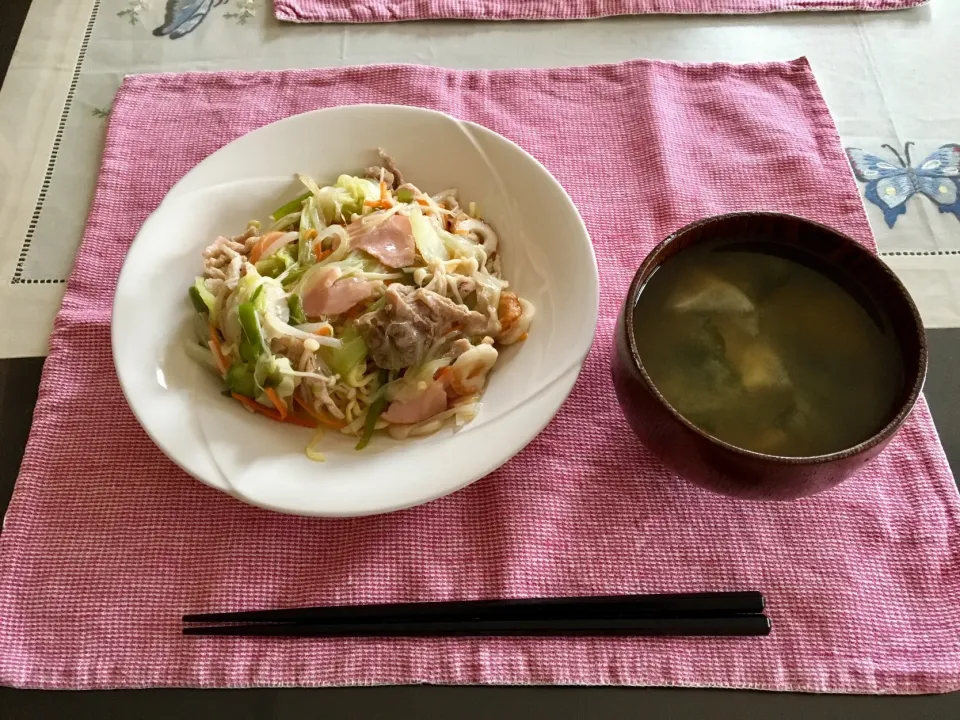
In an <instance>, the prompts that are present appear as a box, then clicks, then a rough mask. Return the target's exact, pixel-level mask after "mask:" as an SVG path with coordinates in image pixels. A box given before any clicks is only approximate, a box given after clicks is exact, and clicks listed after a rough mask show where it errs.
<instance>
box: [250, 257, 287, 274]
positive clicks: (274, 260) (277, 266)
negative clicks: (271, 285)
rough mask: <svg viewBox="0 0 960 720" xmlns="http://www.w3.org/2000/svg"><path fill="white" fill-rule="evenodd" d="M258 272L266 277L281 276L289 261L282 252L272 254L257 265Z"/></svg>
mask: <svg viewBox="0 0 960 720" xmlns="http://www.w3.org/2000/svg"><path fill="white" fill-rule="evenodd" d="M256 268H257V272H258V273H260V274H261V275H263V276H264V277H271V278H275V277H279V276H280V273H282V272H283V271H284V270H286V269H287V262H286V260H284V258H283V256H282V255H280V253H277V254H276V255H271V256H270V257H268V258H267V259H266V260H261V261H260V262H258V263H257V265H256Z"/></svg>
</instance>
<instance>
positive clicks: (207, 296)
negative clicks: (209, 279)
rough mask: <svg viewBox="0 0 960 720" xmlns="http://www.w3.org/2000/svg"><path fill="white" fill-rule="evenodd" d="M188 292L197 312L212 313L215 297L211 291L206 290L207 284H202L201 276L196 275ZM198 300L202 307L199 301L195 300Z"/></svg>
mask: <svg viewBox="0 0 960 720" xmlns="http://www.w3.org/2000/svg"><path fill="white" fill-rule="evenodd" d="M188 292H189V294H190V302H192V303H193V306H194V307H195V308H196V309H197V312H198V313H201V314H203V313H210V314H212V313H213V307H214V305H215V304H216V302H217V299H216V298H215V297H214V295H213V293H212V292H210V291H209V290H207V286H206V285H204V284H203V278H202V277H198V278H197V279H196V280H194V281H193V287H191V288H190V290H189V291H188ZM198 300H199V301H200V303H202V304H203V307H200V303H198V302H197V301H198Z"/></svg>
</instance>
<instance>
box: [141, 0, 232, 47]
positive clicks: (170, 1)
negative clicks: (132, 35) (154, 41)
mask: <svg viewBox="0 0 960 720" xmlns="http://www.w3.org/2000/svg"><path fill="white" fill-rule="evenodd" d="M225 2H227V0H167V12H166V17H165V18H164V23H163V25H161V26H160V27H158V28H156V29H155V30H154V31H153V34H154V35H157V36H158V37H159V36H163V35H169V36H170V39H171V40H177V39H179V38H182V37H183V36H184V35H188V34H189V33H192V32H193V31H194V30H196V29H197V28H198V27H199V26H200V23H202V22H203V21H204V20H206V19H207V15H209V14H210V11H211V10H212V9H213V8H215V7H219V6H220V5H223V4H224V3H225Z"/></svg>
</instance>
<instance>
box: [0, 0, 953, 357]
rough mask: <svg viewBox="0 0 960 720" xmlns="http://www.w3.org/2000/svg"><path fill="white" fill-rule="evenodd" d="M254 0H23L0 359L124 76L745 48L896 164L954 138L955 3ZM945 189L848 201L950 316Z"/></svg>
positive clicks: (4, 194) (67, 242)
mask: <svg viewBox="0 0 960 720" xmlns="http://www.w3.org/2000/svg"><path fill="white" fill-rule="evenodd" d="M268 2H269V0H206V1H204V2H200V3H193V4H194V5H197V7H198V8H200V9H201V10H206V12H198V13H196V14H195V15H194V16H193V17H192V18H191V19H190V20H189V21H187V22H179V23H177V22H171V20H172V19H175V18H176V17H178V16H177V11H178V9H182V8H183V7H184V6H186V5H189V4H190V3H187V2H186V1H185V0H74V1H73V2H66V3H65V2H58V1H57V0H34V2H33V4H32V7H31V9H30V14H29V16H28V18H27V21H26V24H25V26H24V29H23V33H22V36H21V39H20V42H19V44H18V46H17V50H16V53H15V55H14V58H13V61H12V62H11V66H10V69H9V71H8V74H7V78H6V80H5V82H4V85H3V89H2V91H0V227H3V229H4V232H3V235H2V237H0V313H2V316H3V318H4V322H3V323H2V331H0V357H11V356H26V355H42V354H45V353H46V343H47V336H48V335H49V332H50V329H51V327H52V323H53V317H54V315H55V313H56V310H57V308H58V306H59V302H60V297H61V295H62V292H63V288H64V281H65V279H66V277H67V275H68V274H69V272H70V268H71V264H72V262H73V256H74V253H75V251H76V248H77V246H78V244H79V242H80V237H81V233H82V230H83V225H84V220H85V218H86V213H87V208H88V205H89V202H90V197H91V193H92V190H93V187H94V183H95V180H96V177H97V170H98V167H99V161H100V153H101V149H102V141H103V132H104V127H105V123H106V117H107V115H108V113H109V111H110V105H111V103H112V100H113V96H114V93H115V92H116V89H117V88H118V87H119V84H120V82H121V80H122V78H123V76H124V75H127V74H132V73H141V72H158V71H171V72H178V71H184V70H219V69H258V68H265V69H279V68H288V67H324V66H337V65H356V64H368V63H380V62H391V63H392V62H406V63H420V64H427V65H440V66H445V67H452V68H500V67H547V66H560V65H580V64H589V63H597V62H616V61H620V60H625V59H628V58H634V57H650V58H662V59H666V60H676V61H696V62H710V61H729V62H752V61H764V60H783V59H792V58H795V57H798V56H801V55H806V56H807V57H808V58H809V59H810V62H811V63H812V65H813V68H814V71H815V73H816V75H817V78H818V81H819V83H820V85H821V88H822V90H823V94H824V96H825V97H826V100H827V103H828V104H829V106H830V109H831V111H832V112H833V115H834V118H835V120H836V122H837V126H838V128H839V130H840V133H841V136H842V138H843V141H844V144H845V145H846V146H847V147H850V148H859V149H861V150H863V151H865V152H867V153H871V154H873V155H876V156H878V157H880V158H881V159H882V160H884V161H886V162H888V163H890V165H891V166H892V167H893V168H899V167H900V165H901V163H903V164H906V163H907V159H908V157H907V151H909V154H910V162H911V164H912V165H914V166H916V167H919V166H922V165H923V163H924V160H925V158H927V157H928V156H930V155H931V154H932V153H934V152H935V151H936V150H937V149H938V148H941V147H943V146H945V145H949V144H955V143H960V93H958V92H957V91H956V88H957V87H960V68H958V66H957V63H956V62H954V59H953V55H954V52H953V51H954V49H955V48H956V45H957V37H958V33H960V2H958V1H957V0H934V1H933V2H932V3H931V4H930V5H927V6H924V7H920V8H916V9H913V10H909V11H902V12H887V13H872V14H862V15H861V14H855V13H804V14H796V15H782V14H781V15H767V16H725V17H712V16H686V17H659V16H645V17H631V18H612V19H605V20H595V21H589V22H522V23H458V22H429V23H394V24H388V25H351V26H343V25H307V26H297V25H289V24H284V23H281V22H278V21H277V20H276V19H274V17H273V14H272V9H271V8H270V7H269V5H268ZM625 101H629V99H625ZM210 121H211V122H213V123H215V122H216V121H217V119H216V117H211V119H210ZM148 141H149V139H148V138H145V142H148ZM908 143H909V145H908ZM884 146H888V147H884ZM719 151H722V149H719ZM170 152H171V153H175V152H177V148H170ZM898 156H899V157H898ZM857 157H860V156H859V155H857ZM866 165H869V159H868V160H867V161H866ZM866 165H865V166H866ZM732 171H736V170H735V169H732ZM885 172H886V173H890V174H894V175H896V174H897V172H898V171H897V170H895V169H889V170H886V171H885ZM901 174H903V173H901ZM948 179H949V178H948ZM864 180H869V178H868V177H865V178H864ZM951 182H952V181H951ZM958 182H960V180H958ZM948 185H949V187H947V186H948ZM691 187H693V188H695V183H692V185H691ZM952 187H954V186H953V185H951V184H950V183H949V182H947V183H943V187H940V188H937V187H933V188H932V189H931V192H932V193H933V194H934V195H937V193H938V192H939V193H940V194H939V195H938V200H939V204H938V203H937V202H935V201H934V200H932V199H930V198H928V197H926V196H924V195H923V194H922V193H918V194H916V195H914V196H913V197H911V198H910V199H909V200H907V201H906V202H905V203H903V204H902V207H903V208H904V209H905V212H903V213H902V214H899V215H896V216H892V214H891V213H890V212H889V211H888V212H887V214H886V215H885V213H884V212H883V210H882V209H881V205H882V204H883V201H884V194H885V192H884V191H887V190H886V189H887V185H881V186H879V188H878V187H877V186H876V185H875V184H872V183H868V182H861V189H862V190H863V191H867V190H874V191H877V192H876V193H875V194H874V195H873V196H874V197H875V198H876V199H877V202H871V201H865V202H866V203H867V213H868V215H869V217H870V221H871V224H872V226H873V229H874V232H875V234H876V238H877V243H878V245H879V248H880V251H881V254H882V255H883V257H884V259H885V260H886V261H887V262H888V263H889V264H890V265H891V266H892V267H893V268H894V269H895V270H896V271H897V273H898V274H899V275H900V276H901V278H902V279H903V280H904V281H905V282H906V284H907V285H908V287H909V288H910V290H911V292H912V293H913V295H914V298H915V299H916V300H917V303H918V305H919V307H920V309H921V313H922V314H923V316H924V320H925V322H926V324H927V325H928V326H931V327H952V326H960V217H958V213H960V204H956V202H957V198H956V197H953V198H952V200H953V203H954V204H951V202H950V201H951V196H950V191H951V188H952ZM940 190H943V191H944V192H940ZM887 192H889V191H887ZM887 197H888V199H889V196H887Z"/></svg>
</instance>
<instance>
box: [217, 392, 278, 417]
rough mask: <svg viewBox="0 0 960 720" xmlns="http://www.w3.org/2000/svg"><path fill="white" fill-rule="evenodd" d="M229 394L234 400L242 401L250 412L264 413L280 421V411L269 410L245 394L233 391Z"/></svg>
mask: <svg viewBox="0 0 960 720" xmlns="http://www.w3.org/2000/svg"><path fill="white" fill-rule="evenodd" d="M230 396H231V397H232V398H233V399H234V400H239V401H240V402H241V403H243V406H244V407H245V408H246V409H247V410H249V411H250V412H255V413H260V414H261V415H266V416H267V417H268V418H270V419H271V420H276V421H277V422H282V420H281V419H280V413H278V412H277V411H276V410H271V409H270V408H268V407H264V406H263V405H261V404H260V403H258V402H257V401H256V400H254V399H253V398H248V397H247V396H246V395H241V394H240V393H235V392H232V393H230Z"/></svg>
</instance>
